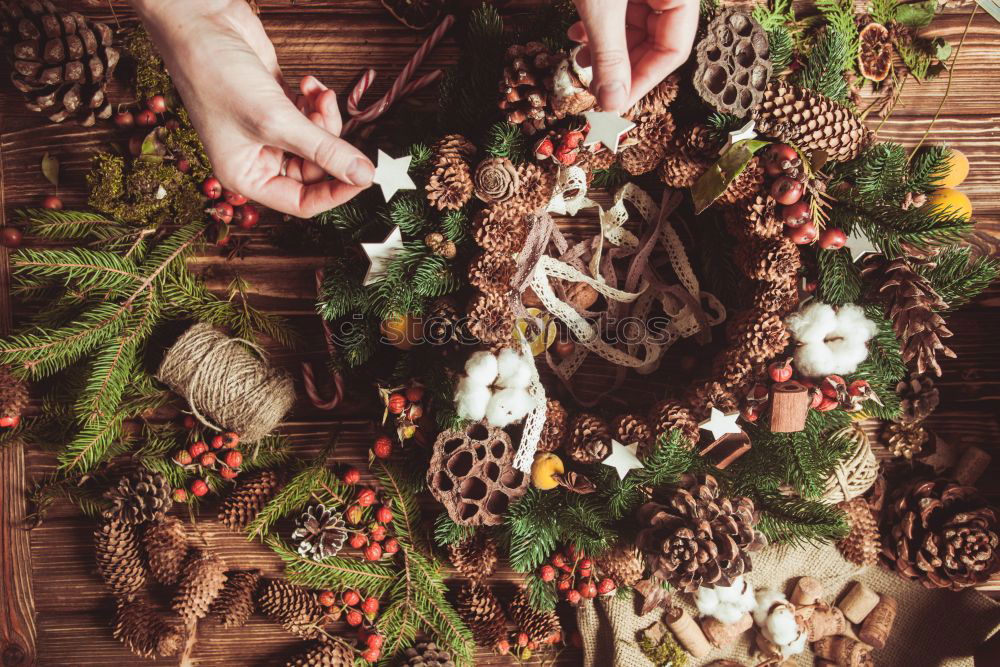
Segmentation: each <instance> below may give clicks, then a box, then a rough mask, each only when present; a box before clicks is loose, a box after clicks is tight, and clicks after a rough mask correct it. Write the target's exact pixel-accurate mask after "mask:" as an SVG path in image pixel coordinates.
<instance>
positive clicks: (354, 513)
mask: <svg viewBox="0 0 1000 667" xmlns="http://www.w3.org/2000/svg"><path fill="white" fill-rule="evenodd" d="M363 515H364V510H362V509H361V506H360V505H351V506H350V507H348V508H347V511H346V512H344V518H345V519H347V523H349V524H351V525H357V524H359V523H361V519H362V518H363Z"/></svg>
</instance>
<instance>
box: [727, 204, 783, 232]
mask: <svg viewBox="0 0 1000 667" xmlns="http://www.w3.org/2000/svg"><path fill="white" fill-rule="evenodd" d="M725 220H726V227H727V228H728V229H729V232H730V233H731V234H732V235H733V236H735V237H736V238H738V239H742V238H745V237H749V238H751V239H760V240H765V239H766V240H776V239H780V238H781V235H782V232H783V231H784V228H785V224H784V223H783V222H782V220H781V218H780V217H779V216H778V211H777V202H776V201H774V198H773V197H771V195H769V194H767V193H762V194H761V193H759V194H757V195H755V196H754V198H753V199H752V200H750V201H749V202H747V203H746V204H745V205H744V206H741V207H739V208H733V209H730V210H728V211H726V213H725Z"/></svg>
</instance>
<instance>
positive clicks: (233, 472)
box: [219, 468, 240, 480]
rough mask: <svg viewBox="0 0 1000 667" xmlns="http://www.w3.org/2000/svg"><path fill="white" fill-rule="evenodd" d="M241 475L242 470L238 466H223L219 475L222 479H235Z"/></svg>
mask: <svg viewBox="0 0 1000 667" xmlns="http://www.w3.org/2000/svg"><path fill="white" fill-rule="evenodd" d="M239 476H240V471H239V470H237V469H236V468H223V469H222V470H220V471H219V477H221V478H222V479H228V480H233V479H236V478H237V477H239Z"/></svg>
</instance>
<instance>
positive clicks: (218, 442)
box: [212, 435, 226, 449]
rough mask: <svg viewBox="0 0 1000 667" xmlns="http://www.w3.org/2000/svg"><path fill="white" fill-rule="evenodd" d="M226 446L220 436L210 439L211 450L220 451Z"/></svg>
mask: <svg viewBox="0 0 1000 667" xmlns="http://www.w3.org/2000/svg"><path fill="white" fill-rule="evenodd" d="M225 446H226V440H225V438H223V437H222V436H221V435H217V436H215V437H214V438H212V449H222V448H223V447H225Z"/></svg>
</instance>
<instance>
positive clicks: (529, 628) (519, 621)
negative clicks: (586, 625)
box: [508, 587, 562, 645]
mask: <svg viewBox="0 0 1000 667" xmlns="http://www.w3.org/2000/svg"><path fill="white" fill-rule="evenodd" d="M508 609H509V610H510V615H511V618H513V619H514V624H515V625H517V629H518V631H519V632H524V633H527V635H528V640H529V641H533V642H537V643H539V644H543V645H544V644H548V643H549V641H550V640H551V639H552V638H553V637H554V636H555V635H556V634H557V633H559V632H560V631H561V630H562V626H560V625H559V617H558V616H557V615H556V613H555V612H554V611H539V610H537V609H535V608H534V607H533V606H532V605H531V600H530V598H529V597H528V592H527V591H526V590H525V589H524V588H523V587H522V588H519V589H518V591H517V593H515V594H514V597H513V599H511V601H510V605H509V606H508Z"/></svg>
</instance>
